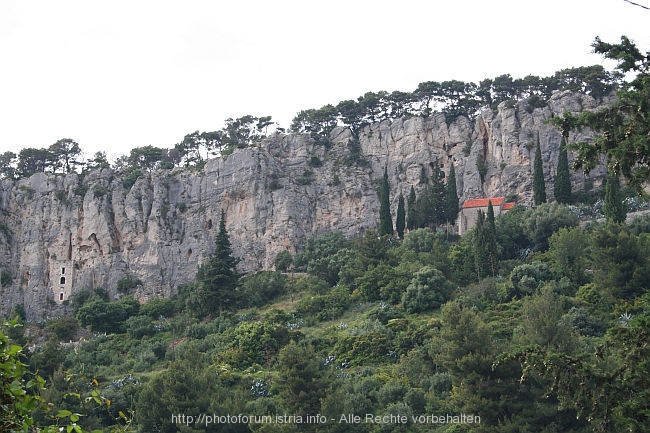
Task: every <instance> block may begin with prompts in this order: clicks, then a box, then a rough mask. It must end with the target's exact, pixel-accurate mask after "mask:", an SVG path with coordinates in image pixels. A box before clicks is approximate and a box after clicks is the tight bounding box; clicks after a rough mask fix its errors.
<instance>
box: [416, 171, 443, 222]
mask: <svg viewBox="0 0 650 433" xmlns="http://www.w3.org/2000/svg"><path fill="white" fill-rule="evenodd" d="M442 176H443V173H442V170H440V164H439V162H438V160H436V161H435V163H434V165H433V172H432V173H431V177H430V178H429V182H427V186H426V188H425V189H424V191H422V194H420V196H419V197H418V199H417V202H416V207H417V210H418V211H417V216H418V218H417V221H416V225H417V227H420V228H421V227H435V226H436V225H438V224H444V223H445V222H446V221H447V218H446V209H445V205H446V187H445V183H444V180H443V177H442Z"/></svg>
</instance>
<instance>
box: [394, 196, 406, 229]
mask: <svg viewBox="0 0 650 433" xmlns="http://www.w3.org/2000/svg"><path fill="white" fill-rule="evenodd" d="M405 226H406V211H405V209H404V196H403V195H402V194H400V195H399V200H398V201H397V218H396V219H395V230H396V231H397V235H398V236H399V237H400V239H404V227H405Z"/></svg>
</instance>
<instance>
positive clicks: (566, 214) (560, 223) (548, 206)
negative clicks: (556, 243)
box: [523, 203, 578, 251]
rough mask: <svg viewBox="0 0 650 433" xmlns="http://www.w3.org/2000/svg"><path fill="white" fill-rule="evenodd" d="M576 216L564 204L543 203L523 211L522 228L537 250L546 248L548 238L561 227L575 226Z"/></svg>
mask: <svg viewBox="0 0 650 433" xmlns="http://www.w3.org/2000/svg"><path fill="white" fill-rule="evenodd" d="M577 226H578V217H576V216H575V215H574V214H573V213H571V212H570V211H569V209H568V208H567V207H566V206H564V205H559V204H556V203H545V204H543V205H541V206H539V207H537V208H536V209H534V210H532V209H531V210H528V211H526V213H525V220H524V226H523V229H524V230H525V231H526V236H527V237H528V239H530V241H531V244H532V246H533V247H534V249H535V250H537V251H546V250H547V249H548V240H549V238H550V237H551V235H552V234H553V233H555V232H556V231H558V230H559V229H560V228H562V227H577Z"/></svg>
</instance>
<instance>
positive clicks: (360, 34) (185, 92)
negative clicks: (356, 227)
mask: <svg viewBox="0 0 650 433" xmlns="http://www.w3.org/2000/svg"><path fill="white" fill-rule="evenodd" d="M635 1H636V2H637V3H640V4H643V5H646V6H648V5H650V0H635ZM648 29H650V11H647V10H645V9H642V8H640V7H638V6H633V5H631V4H630V3H628V2H626V1H624V0H539V1H523V0H517V1H514V0H493V1H485V0H453V1H445V2H441V1H434V0H420V1H416V0H400V1H399V2H398V1H390V2H389V1H384V0H372V1H365V0H345V1H343V0H327V1H310V0H277V1H273V0H236V1H234V0H233V1H224V0H187V1H178V0H176V1H168V0H128V1H126V0H112V1H99V0H74V1H73V0H59V1H52V0H31V1H29V0H0V151H5V150H12V151H14V152H17V151H19V150H20V149H21V148H23V147H48V146H50V145H51V144H52V143H54V142H55V141H57V140H58V139H60V138H72V139H73V140H75V141H77V142H78V143H79V144H80V145H81V147H82V148H83V149H84V150H85V151H86V153H87V154H92V153H94V152H95V151H97V150H105V151H107V152H108V154H109V155H110V156H116V155H119V154H122V153H128V152H129V150H130V149H131V148H133V147H138V146H146V145H153V146H159V147H171V146H173V145H174V143H177V142H179V141H180V140H182V138H183V136H184V135H185V134H187V133H190V132H192V131H195V130H200V131H214V130H218V129H221V128H222V127H223V126H224V120H225V119H226V118H228V117H232V118H237V117H240V116H243V115H246V114H252V115H254V116H265V115H270V116H273V120H274V121H276V122H278V123H279V124H280V126H282V127H287V128H288V127H289V125H290V123H291V119H293V117H294V116H295V114H296V113H297V112H298V111H300V110H303V109H309V108H319V107H321V106H323V105H325V104H328V103H331V104H337V103H338V102H339V101H341V100H344V99H356V98H357V97H358V96H361V95H362V94H364V93H365V92H367V91H380V90H385V91H388V92H391V91H394V90H401V91H409V92H410V91H413V90H414V89H415V88H416V87H417V85H418V83H420V82H423V81H446V80H452V79H456V80H462V81H472V82H478V81H480V80H482V79H484V78H494V77H496V76H498V75H501V74H506V73H507V74H510V75H512V76H513V77H514V78H521V77H524V76H526V75H528V74H533V75H538V76H548V75H551V74H553V73H554V72H555V71H557V70H560V69H564V68H569V67H575V66H587V65H593V64H604V65H605V66H606V67H608V68H609V67H611V65H609V64H605V63H603V61H602V58H601V57H600V56H598V55H596V54H593V53H591V46H590V45H591V43H592V42H593V40H594V38H595V37H596V36H600V37H601V39H603V40H605V41H608V42H618V41H619V40H620V36H621V35H623V34H624V35H627V36H629V37H630V38H631V39H633V40H634V41H635V42H636V43H637V45H638V46H639V48H640V49H642V50H643V51H644V52H645V51H648V50H650V31H649V30H648Z"/></svg>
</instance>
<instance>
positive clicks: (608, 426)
mask: <svg viewBox="0 0 650 433" xmlns="http://www.w3.org/2000/svg"><path fill="white" fill-rule="evenodd" d="M649 323H650V321H649V320H648V314H647V312H644V313H643V314H641V315H640V316H639V317H638V318H635V319H633V320H630V321H629V322H628V323H627V324H625V325H624V326H621V325H618V326H613V327H612V328H610V332H609V333H608V334H607V335H606V336H605V338H604V340H603V341H602V342H600V343H599V344H598V347H597V348H596V350H595V351H592V353H591V354H589V355H587V356H574V355H571V354H567V353H565V352H563V351H560V350H554V349H552V348H551V349H549V348H544V347H540V346H532V347H528V348H526V349H525V350H523V351H518V352H516V353H515V354H514V355H512V357H513V358H515V359H518V360H519V361H520V362H521V365H522V367H523V369H524V376H523V377H524V378H528V377H531V378H534V377H537V376H538V375H541V376H542V377H545V378H548V379H549V380H550V381H551V387H550V388H551V389H552V390H553V391H554V393H556V394H557V398H558V400H559V407H560V408H572V409H575V410H576V412H577V415H578V417H579V418H581V419H586V420H588V422H589V424H590V427H591V429H592V431H598V432H600V431H603V432H609V431H612V432H613V431H639V432H641V431H647V430H648V429H649V428H650V418H649V417H648V415H647V413H648V410H649V409H650V407H649V403H648V402H649V401H650V399H649V397H650V395H648V390H649V389H650V383H648V377H650V376H649V373H650V371H648V363H647V359H648V356H649V355H650V353H649V350H650V345H648V341H649V339H650V327H649V326H648V324H649Z"/></svg>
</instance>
